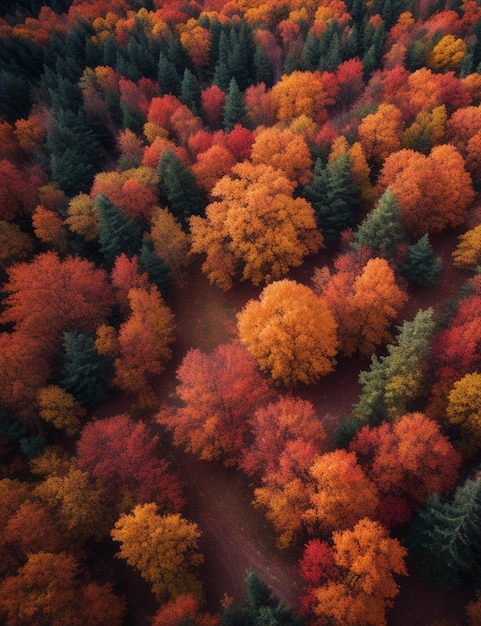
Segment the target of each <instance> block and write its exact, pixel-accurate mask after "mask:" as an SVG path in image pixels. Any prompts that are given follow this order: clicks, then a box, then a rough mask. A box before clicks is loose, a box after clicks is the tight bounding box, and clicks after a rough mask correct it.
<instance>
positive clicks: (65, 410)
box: [38, 385, 85, 437]
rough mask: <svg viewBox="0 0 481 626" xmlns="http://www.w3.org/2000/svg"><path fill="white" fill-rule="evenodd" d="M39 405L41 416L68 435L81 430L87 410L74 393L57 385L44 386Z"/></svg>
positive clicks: (39, 394) (41, 390) (40, 393)
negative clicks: (77, 400) (82, 420)
mask: <svg viewBox="0 0 481 626" xmlns="http://www.w3.org/2000/svg"><path fill="white" fill-rule="evenodd" d="M38 405H39V409H40V416H41V418H42V419H44V420H45V421H46V422H49V423H51V424H53V425H54V426H55V427H56V428H61V429H63V430H65V434H66V435H67V436H69V437H71V436H72V435H75V434H76V433H78V431H79V430H80V426H81V421H80V420H81V419H82V418H83V417H84V415H85V410H84V409H83V408H82V407H81V406H80V405H79V404H78V402H76V401H75V397H74V396H73V394H71V393H68V392H67V391H65V390H64V389H62V388H61V387H58V386H57V385H49V386H48V387H42V389H40V390H39V392H38Z"/></svg>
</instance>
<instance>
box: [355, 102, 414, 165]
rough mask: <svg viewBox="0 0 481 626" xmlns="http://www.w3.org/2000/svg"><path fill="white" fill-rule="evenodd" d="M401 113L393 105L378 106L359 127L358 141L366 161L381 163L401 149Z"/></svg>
mask: <svg viewBox="0 0 481 626" xmlns="http://www.w3.org/2000/svg"><path fill="white" fill-rule="evenodd" d="M403 130H404V128H403V118H402V113H401V111H400V110H399V109H398V108H397V107H396V106H394V105H393V104H384V103H383V104H380V105H379V107H378V109H377V111H376V112H375V113H369V114H368V115H366V117H364V118H363V119H362V120H361V123H360V125H359V139H360V142H361V146H362V148H363V150H364V153H365V155H366V157H367V159H368V160H370V161H374V162H377V163H382V162H383V161H384V160H385V159H386V158H387V157H388V156H389V155H390V154H391V153H393V152H396V151H397V150H399V149H400V147H401V134H402V132H403Z"/></svg>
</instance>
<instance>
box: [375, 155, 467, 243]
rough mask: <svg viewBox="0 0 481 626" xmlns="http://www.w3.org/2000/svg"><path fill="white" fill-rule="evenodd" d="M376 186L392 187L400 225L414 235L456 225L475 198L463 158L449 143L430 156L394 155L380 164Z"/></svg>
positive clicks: (381, 187)
mask: <svg viewBox="0 0 481 626" xmlns="http://www.w3.org/2000/svg"><path fill="white" fill-rule="evenodd" d="M454 173H455V174H454ZM378 186H379V188H380V189H381V190H384V189H386V188H387V187H391V191H392V192H393V194H394V195H395V196H396V198H397V200H398V202H399V206H400V208H401V213H402V219H403V223H404V225H405V226H406V228H407V230H408V231H409V232H410V233H411V234H412V235H414V236H422V235H423V234H424V233H426V232H428V233H437V232H441V231H442V230H443V229H444V228H446V227H447V226H453V227H454V226H457V225H459V224H460V223H461V222H462V221H463V219H464V217H465V213H466V209H467V207H468V205H469V204H470V203H471V202H472V200H473V197H474V196H473V193H474V192H473V187H472V181H471V176H470V175H469V173H468V172H467V171H466V169H465V163H464V159H463V157H462V156H461V155H460V153H459V152H458V151H457V150H456V148H455V147H454V146H452V145H449V144H445V145H441V146H435V147H434V148H433V149H432V150H431V153H430V154H429V156H425V155H423V154H421V153H416V152H414V151H413V150H400V151H399V152H394V153H393V154H391V156H389V157H388V158H387V159H386V160H385V162H384V164H383V167H382V171H381V174H380V177H379V181H378Z"/></svg>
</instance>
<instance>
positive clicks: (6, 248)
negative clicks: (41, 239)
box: [0, 220, 34, 269]
mask: <svg viewBox="0 0 481 626" xmlns="http://www.w3.org/2000/svg"><path fill="white" fill-rule="evenodd" d="M33 249H34V242H33V238H32V237H30V235H27V233H25V232H23V231H22V230H21V229H20V228H19V226H17V224H13V223H12V222H7V221H5V220H0V268H2V269H5V268H6V267H7V266H8V265H11V264H12V263H13V262H15V261H16V262H18V261H23V260H25V258H26V257H28V256H29V255H30V254H31V252H32V251H33Z"/></svg>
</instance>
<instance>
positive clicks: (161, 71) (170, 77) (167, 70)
mask: <svg viewBox="0 0 481 626" xmlns="http://www.w3.org/2000/svg"><path fill="white" fill-rule="evenodd" d="M157 80H158V82H159V85H160V88H161V90H162V93H171V94H173V95H174V96H177V95H179V93H180V84H181V82H182V81H181V78H180V76H179V74H178V72H177V70H176V69H175V65H174V64H173V63H172V62H171V61H169V59H168V58H167V56H166V55H165V54H163V53H162V52H161V53H160V55H159V63H158V66H157Z"/></svg>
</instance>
